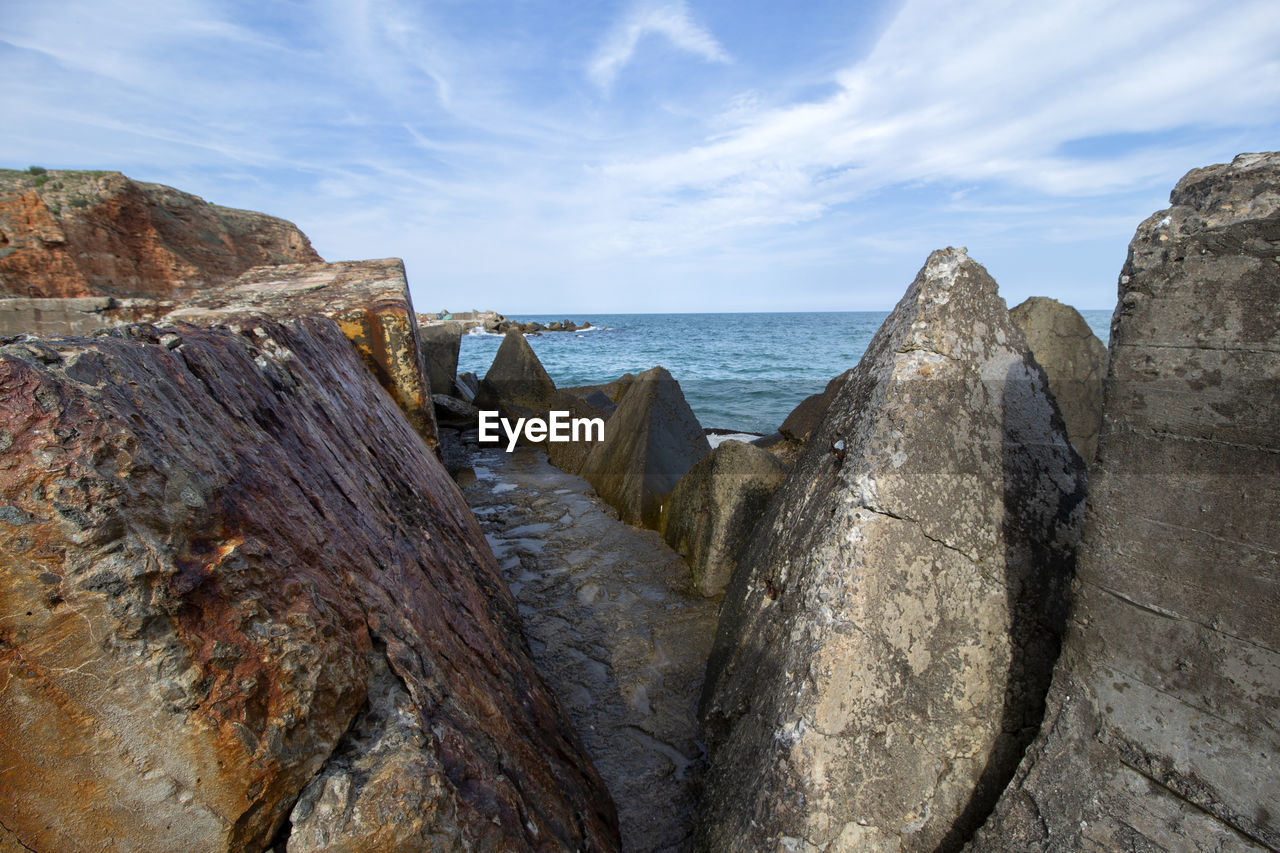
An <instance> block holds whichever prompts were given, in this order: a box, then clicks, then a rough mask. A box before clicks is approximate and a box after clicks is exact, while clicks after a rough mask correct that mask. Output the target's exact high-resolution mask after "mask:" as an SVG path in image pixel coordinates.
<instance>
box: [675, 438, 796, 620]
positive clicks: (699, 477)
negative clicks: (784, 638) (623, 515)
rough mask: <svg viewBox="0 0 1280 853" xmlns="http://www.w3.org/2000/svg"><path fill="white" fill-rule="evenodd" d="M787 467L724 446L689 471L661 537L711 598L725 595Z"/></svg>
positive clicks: (746, 448)
mask: <svg viewBox="0 0 1280 853" xmlns="http://www.w3.org/2000/svg"><path fill="white" fill-rule="evenodd" d="M786 477H787V466H785V465H783V464H782V463H781V462H780V461H778V458H777V457H776V456H774V455H773V454H772V453H770V452H769V451H767V450H762V449H760V448H759V447H753V446H752V445H750V444H743V443H742V442H740V441H726V442H724V443H723V444H721V445H720V446H719V447H717V448H715V449H714V450H712V451H711V452H710V453H709V454H707V455H706V456H704V457H703V458H702V460H701V461H700V462H698V464H697V465H694V466H693V467H692V468H691V469H689V473H688V474H685V475H684V477H682V478H681V479H680V482H679V483H678V484H677V485H676V488H675V491H673V492H672V493H671V497H670V499H668V501H667V505H666V507H665V509H664V510H663V513H662V531H661V532H662V536H663V538H664V539H666V540H667V544H668V545H670V546H671V547H672V548H673V549H675V550H676V551H678V552H679V553H680V554H682V555H683V556H684V558H685V560H686V561H687V562H688V563H689V570H690V572H691V573H692V576H693V585H694V588H696V589H697V590H698V592H700V593H702V594H703V595H705V596H707V597H715V596H718V595H721V594H723V593H724V589H725V587H726V586H728V584H729V578H730V576H732V574H733V570H734V567H736V566H737V565H738V555H739V554H740V553H742V549H743V546H745V545H746V544H747V540H748V539H749V538H750V537H751V534H752V533H754V532H755V528H756V524H757V523H759V521H760V517H761V516H762V515H764V511H765V507H767V506H768V504H769V499H770V498H771V497H773V493H774V492H776V491H777V490H778V487H779V486H781V485H782V481H783V480H785V479H786Z"/></svg>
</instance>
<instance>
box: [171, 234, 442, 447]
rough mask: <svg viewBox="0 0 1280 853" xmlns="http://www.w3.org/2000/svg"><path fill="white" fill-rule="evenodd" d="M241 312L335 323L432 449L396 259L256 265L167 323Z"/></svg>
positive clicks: (427, 404) (412, 323)
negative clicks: (326, 320) (257, 266)
mask: <svg viewBox="0 0 1280 853" xmlns="http://www.w3.org/2000/svg"><path fill="white" fill-rule="evenodd" d="M246 314H261V315H265V316H269V317H307V316H320V317H329V318H332V319H333V320H336V321H337V323H338V326H339V328H341V329H342V332H343V334H345V335H346V336H347V337H348V338H349V339H350V340H351V342H352V343H353V344H355V347H356V350H357V351H358V352H359V353H360V355H361V356H362V357H363V358H364V361H365V363H366V364H367V365H368V367H369V370H370V371H371V372H372V373H373V375H374V376H375V377H376V378H377V380H378V383H379V384H380V385H382V387H383V388H385V389H386V390H387V392H388V393H389V394H390V395H391V398H392V399H393V400H395V401H396V404H397V405H398V406H400V410H401V411H402V412H404V415H405V417H406V418H408V419H409V423H410V424H412V425H413V428H414V429H415V430H416V431H417V432H418V435H420V436H422V439H423V440H424V441H425V442H426V443H427V445H428V446H429V447H431V448H433V449H435V448H437V447H439V445H440V441H439V437H438V435H437V432H436V420H435V410H434V408H433V406H432V403H431V386H430V384H429V383H428V380H427V373H426V370H425V368H424V367H423V364H422V355H421V352H420V350H419V347H418V327H417V320H416V315H415V314H414V311H413V300H412V298H411V297H410V295H409V285H408V283H407V282H406V281H405V274H404V262H403V261H401V260H400V259H398V258H386V259H383V260H376V261H343V262H340V263H336V264H324V263H320V264H285V265H281V266H275V267H259V268H257V269H253V270H250V271H249V272H247V273H245V274H244V275H242V276H240V277H239V278H237V279H236V280H234V281H232V282H230V283H228V284H227V285H225V286H223V287H219V288H216V289H214V290H209V291H205V292H202V293H200V294H197V295H196V296H195V297H194V298H192V299H189V300H187V302H185V303H184V304H183V306H182V307H181V308H179V309H177V310H175V311H173V312H171V313H170V314H169V315H168V317H167V318H166V319H169V320H172V321H182V322H188V323H194V324H197V325H208V324H212V323H222V322H227V321H229V320H232V319H234V318H236V317H239V316H243V315H246Z"/></svg>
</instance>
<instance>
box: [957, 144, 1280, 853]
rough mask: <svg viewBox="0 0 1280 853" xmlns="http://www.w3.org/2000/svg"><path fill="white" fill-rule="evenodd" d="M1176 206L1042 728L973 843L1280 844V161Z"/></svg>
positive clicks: (1136, 257) (1110, 394)
mask: <svg viewBox="0 0 1280 853" xmlns="http://www.w3.org/2000/svg"><path fill="white" fill-rule="evenodd" d="M1171 202H1172V206H1171V207H1170V208H1169V209H1167V210H1163V211H1160V212H1159V213H1156V214H1155V215H1153V216H1151V217H1150V218H1149V219H1147V220H1146V221H1145V222H1143V223H1142V224H1141V225H1140V226H1139V227H1138V231H1137V234H1136V235H1135V236H1134V238H1133V242H1132V243H1131V244H1130V246H1129V256H1128V260H1127V261H1126V262H1125V265H1124V269H1123V271H1122V274H1121V276H1120V294H1119V295H1120V300H1119V305H1118V307H1117V309H1116V315H1115V318H1114V319H1113V321H1112V345H1111V363H1110V368H1109V374H1108V378H1107V399H1106V402H1105V404H1104V416H1103V425H1102V434H1101V437H1100V439H1099V443H1098V461H1097V462H1096V463H1095V465H1094V468H1093V470H1092V472H1091V474H1090V494H1089V509H1088V511H1087V517H1086V521H1085V531H1084V536H1083V540H1082V542H1081V549H1080V563H1079V574H1078V588H1077V593H1076V602H1075V605H1074V608H1073V610H1072V618H1071V623H1070V626H1069V630H1068V637H1067V641H1066V643H1065V645H1064V648H1063V654H1062V659H1061V661H1060V662H1059V664H1058V667H1057V671H1056V672H1055V675H1054V682H1053V690H1052V692H1051V693H1050V696H1049V708H1048V711H1047V712H1046V717H1045V725H1044V728H1043V730H1042V732H1041V734H1040V737H1039V738H1038V739H1037V741H1036V742H1035V743H1034V744H1033V745H1032V746H1031V747H1030V748H1029V749H1028V750H1027V756H1026V759H1025V760H1024V761H1023V764H1022V766H1021V767H1020V768H1019V770H1018V775H1017V777H1016V779H1015V780H1014V782H1013V784H1011V785H1010V786H1009V789H1008V790H1007V791H1006V792H1005V794H1004V796H1003V798H1002V799H1001V801H1000V804H999V807H998V809H997V810H996V813H995V815H994V816H993V817H992V819H991V820H990V821H988V823H987V825H986V826H985V827H983V830H982V832H981V833H980V834H979V836H978V837H977V838H976V839H975V841H974V843H973V844H972V848H973V849H974V850H982V851H987V850H990V851H996V850H1009V849H1018V850H1037V851H1049V850H1117V849H1124V850H1158V849H1169V850H1175V849H1176V850H1195V851H1209V850H1263V849H1267V850H1275V849H1280V762H1278V761H1277V759H1276V757H1277V756H1278V755H1280V715H1278V714H1277V702H1278V700H1277V696H1280V651H1278V650H1280V561H1277V559H1276V554H1277V553H1280V524H1277V519H1278V518H1280V420H1277V418H1276V410H1277V405H1278V403H1280V322H1278V321H1277V306H1280V154H1274V153H1273V154H1265V155H1258V154H1251V155H1241V156H1239V157H1237V158H1236V159H1235V161H1234V162H1232V163H1231V164H1230V165H1225V166H1213V167H1210V168H1207V169H1197V170H1195V171H1192V172H1190V173H1189V174H1188V175H1187V176H1186V177H1184V178H1183V179H1182V180H1181V181H1179V182H1178V184H1177V187H1176V188H1175V189H1174V190H1173V193H1172V196H1171Z"/></svg>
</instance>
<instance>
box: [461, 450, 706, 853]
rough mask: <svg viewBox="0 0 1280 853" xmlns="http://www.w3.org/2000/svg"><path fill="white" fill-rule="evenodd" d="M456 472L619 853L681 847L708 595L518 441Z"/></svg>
mask: <svg viewBox="0 0 1280 853" xmlns="http://www.w3.org/2000/svg"><path fill="white" fill-rule="evenodd" d="M472 464H473V470H474V472H475V477H474V480H472V479H471V478H470V477H469V476H466V474H465V472H464V474H463V476H462V477H461V478H460V479H461V480H462V481H463V483H464V486H463V492H464V493H465V495H466V497H467V502H468V503H469V504H470V505H471V508H472V509H473V510H474V512H475V514H476V517H477V518H479V519H480V524H481V526H482V527H483V528H484V531H485V535H486V536H487V537H488V539H489V543H490V545H491V546H492V547H493V551H494V554H495V555H496V556H497V558H498V562H499V563H500V564H501V566H502V569H503V571H504V572H505V573H506V576H507V580H508V583H509V584H510V585H511V591H512V592H513V593H514V594H515V597H516V600H517V602H518V603H519V605H520V614H521V617H522V618H523V620H524V628H525V634H526V635H527V636H528V638H529V644H530V646H531V648H532V651H533V657H534V661H535V662H536V663H537V666H538V668H539V669H540V670H541V672H542V674H543V677H544V678H545V679H546V680H547V682H548V684H549V685H550V687H551V689H552V690H553V691H555V692H556V694H557V695H558V697H559V699H560V701H561V703H562V704H563V705H564V706H565V708H566V710H567V711H568V713H569V714H570V716H571V717H572V718H573V722H574V724H575V725H576V726H577V729H578V732H579V733H580V734H581V736H582V740H583V742H584V743H585V745H586V748H587V751H588V752H589V753H590V754H591V758H592V761H594V762H595V765H596V768H597V769H598V770H599V771H600V774H601V775H602V776H603V777H604V779H605V782H606V783H607V784H608V785H609V790H610V792H611V793H612V794H613V799H614V801H615V802H616V803H617V806H618V817H619V820H620V822H621V825H622V839H623V847H624V849H625V850H627V851H675V850H686V849H688V847H689V840H690V833H691V830H692V823H693V807H694V804H695V802H696V797H697V789H698V784H699V781H700V777H701V772H702V766H703V749H702V743H701V735H700V733H699V730H698V725H697V720H696V711H697V702H698V694H699V691H700V690H701V688H702V677H703V671H704V669H705V666H706V660H707V655H708V653H709V652H710V650H711V642H712V639H713V637H714V633H715V620H716V610H717V608H718V603H717V602H715V601H708V600H707V599H705V598H702V597H701V596H700V595H698V594H697V593H696V592H694V591H693V589H692V587H691V586H690V585H689V570H688V568H687V567H686V566H685V564H684V561H683V560H682V559H681V558H680V557H679V556H678V555H677V554H676V553H675V552H673V551H672V550H671V549H670V548H668V547H667V545H666V543H665V542H663V541H662V539H661V537H659V536H658V535H657V534H656V533H654V532H652V531H649V530H640V529H637V528H635V527H631V526H629V525H626V524H623V523H621V522H619V521H618V520H617V517H616V513H615V512H614V511H613V510H612V509H611V508H610V507H608V506H607V505H606V504H604V503H603V502H602V501H601V500H600V499H599V498H598V497H596V495H595V493H594V492H593V491H592V489H591V487H590V486H589V485H588V484H587V482H586V481H585V480H583V479H581V478H579V477H574V476H572V475H569V474H565V473H563V472H562V471H560V470H559V469H557V468H555V467H553V466H552V465H551V464H550V463H549V462H547V459H546V456H545V454H543V453H541V452H540V451H536V450H529V449H523V448H522V449H518V450H517V451H516V452H515V453H512V454H508V453H506V452H505V451H502V450H490V449H486V450H478V449H476V450H475V452H474V455H473V457H472Z"/></svg>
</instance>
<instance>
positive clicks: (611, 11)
mask: <svg viewBox="0 0 1280 853" xmlns="http://www.w3.org/2000/svg"><path fill="white" fill-rule="evenodd" d="M0 9H2V12H3V14H0V19H2V20H3V21H4V24H3V26H2V27H0V79H3V80H4V81H5V85H4V88H5V92H4V121H3V125H2V126H0V164H2V165H7V166H11V167H17V168H23V167H25V166H28V165H32V164H38V165H43V166H46V167H50V168H107V169H119V170H121V171H123V172H124V173H125V174H127V175H129V176H131V177H134V178H137V179H140V180H147V181H157V182H160V183H166V184H170V185H172V186H176V187H178V188H180V189H184V190H187V191H189V192H194V193H196V194H198V195H200V196H203V197H204V198H206V199H208V200H210V201H213V202H216V203H219V204H224V205H229V206H233V207H246V208H250V209H254V210H262V211H265V212H268V213H272V214H275V215H278V216H282V217H285V218H287V219H290V220H292V221H294V222H296V223H297V224H298V225H299V226H300V227H301V228H302V229H303V230H304V231H305V232H306V233H307V234H308V235H309V236H310V237H311V239H312V242H313V243H314V245H315V246H316V249H317V250H318V251H319V252H320V253H321V254H322V255H323V256H324V257H325V258H326V259H328V260H345V259H354V258H373V257H386V256H396V257H402V258H404V259H405V262H406V264H407V267H408V271H409V277H410V283H411V286H412V289H413V297H414V302H415V304H416V306H417V308H418V309H419V310H422V311H428V310H437V309H439V308H441V307H447V308H449V309H451V310H455V311H456V310H466V309H468V308H472V307H477V308H486V307H488V308H495V309H498V310H501V311H505V312H507V313H535V312H554V313H562V314H566V315H573V316H585V315H587V314H589V313H591V312H606V311H617V312H626V311H658V312H669V311H708V310H726V311H735V310H736V311H758V310H862V309H886V308H889V307H892V305H893V304H894V303H895V302H896V301H897V300H898V298H899V297H900V296H901V294H902V292H903V290H904V289H905V288H906V286H907V285H908V284H909V283H910V281H911V279H912V278H913V277H914V275H915V273H916V271H917V270H918V269H919V267H920V266H921V265H922V264H923V262H924V259H925V257H926V256H927V254H928V252H929V251H930V250H932V249H935V248H939V247H942V246H947V245H964V246H967V247H968V248H969V253H970V255H971V256H972V257H974V258H975V259H977V260H978V261H980V262H982V263H984V264H985V265H986V266H987V268H988V269H989V270H990V271H991V272H992V274H993V275H994V276H995V277H996V280H997V281H998V282H999V283H1000V287H1001V293H1002V294H1003V295H1004V296H1005V298H1006V299H1007V300H1008V301H1009V303H1010V304H1011V305H1012V304H1014V303H1016V302H1018V301H1021V300H1022V299H1023V298H1025V297H1026V296H1029V295H1034V294H1039V295H1048V296H1054V297H1056V298H1058V299H1061V300H1063V301H1066V302H1070V303H1072V304H1074V305H1076V306H1077V307H1080V308H1110V307H1112V305H1113V304H1114V301H1115V290H1116V278H1117V276H1118V274H1119V270H1120V266H1121V264H1122V262H1123V261H1124V256H1125V249H1126V246H1127V244H1128V241H1129V239H1130V238H1131V237H1132V235H1133V231H1134V229H1135V228H1136V226H1137V225H1138V223H1139V222H1140V221H1141V220H1142V219H1144V218H1145V217H1146V216H1148V215H1149V214H1151V213H1152V212H1154V211H1156V210H1158V209H1159V208H1161V207H1163V206H1165V205H1166V204H1167V199H1168V192H1169V190H1170V189H1171V188H1172V186H1173V184H1174V182H1175V181H1176V180H1177V179H1178V178H1179V177H1180V176H1181V175H1183V174H1184V173H1185V172H1186V171H1187V170H1189V169H1191V168H1194V167H1197V166H1202V165H1208V164H1211V163H1218V162H1225V161H1227V160H1229V159H1230V158H1231V157H1232V156H1234V155H1235V154H1237V153H1240V152H1242V151H1259V150H1274V149H1277V148H1280V10H1277V7H1276V4H1275V0H1241V2H1230V0H1222V1H1221V2H1179V1H1178V0H1161V2H1147V0H1131V1H1130V2H1102V1H1101V0H1076V2H1060V3H1028V2H1025V1H1024V0H1020V2H991V0H970V1H969V2H964V3H957V2H954V0H950V2H935V0H902V1H901V2H855V0H846V2H821V0H815V2H804V3H782V2H778V1H777V0H684V2H680V0H652V2H649V1H648V0H645V1H644V2H641V0H623V2H604V1H603V0H601V1H600V2H592V1H591V0H558V2H535V0H505V2H497V0H495V2H482V0H435V2H427V0H420V2H410V0H349V1H344V2H339V0H331V2H292V1H291V0H254V2H236V0H231V2H228V1H227V0H219V2H212V0H210V1H209V2H206V0H130V2H116V3H109V2H90V1H89V0H60V1H59V2H58V3H38V2H34V0H21V2H14V0H0Z"/></svg>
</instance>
